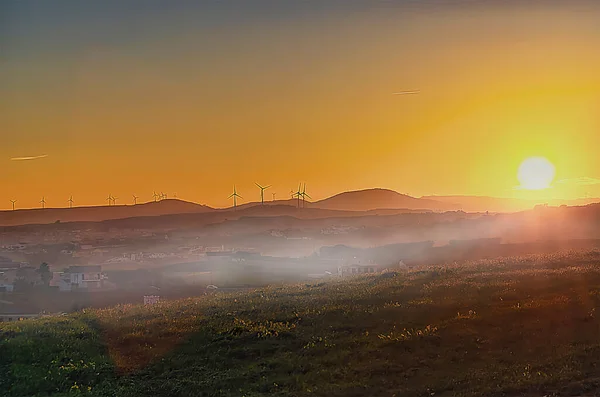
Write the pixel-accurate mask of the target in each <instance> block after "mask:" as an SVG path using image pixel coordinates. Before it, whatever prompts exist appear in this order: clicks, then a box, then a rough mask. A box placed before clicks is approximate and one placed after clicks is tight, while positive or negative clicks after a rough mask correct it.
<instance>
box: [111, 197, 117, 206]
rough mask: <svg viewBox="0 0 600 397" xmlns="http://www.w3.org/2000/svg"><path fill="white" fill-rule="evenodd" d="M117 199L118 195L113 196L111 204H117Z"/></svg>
mask: <svg viewBox="0 0 600 397" xmlns="http://www.w3.org/2000/svg"><path fill="white" fill-rule="evenodd" d="M117 199H118V197H113V198H112V201H113V205H117Z"/></svg>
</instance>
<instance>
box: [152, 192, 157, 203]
mask: <svg viewBox="0 0 600 397" xmlns="http://www.w3.org/2000/svg"><path fill="white" fill-rule="evenodd" d="M152 197H153V198H154V202H155V203H156V201H157V199H158V194H156V192H154V193H152Z"/></svg>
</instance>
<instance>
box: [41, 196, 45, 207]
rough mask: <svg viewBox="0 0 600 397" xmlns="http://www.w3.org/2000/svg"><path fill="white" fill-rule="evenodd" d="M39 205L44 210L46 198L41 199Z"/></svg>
mask: <svg viewBox="0 0 600 397" xmlns="http://www.w3.org/2000/svg"><path fill="white" fill-rule="evenodd" d="M40 204H42V208H46V198H45V197H42V199H41V200H40Z"/></svg>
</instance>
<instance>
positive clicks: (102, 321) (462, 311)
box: [0, 251, 600, 397]
mask: <svg viewBox="0 0 600 397" xmlns="http://www.w3.org/2000/svg"><path fill="white" fill-rule="evenodd" d="M598 265H600V252H597V251H592V252H581V253H576V252H573V253H567V254H561V255H553V256H530V257H519V258H511V259H502V260H496V261H477V262H471V263H460V264H449V265H446V266H443V267H436V268H433V267H422V268H417V269H413V270H411V271H408V272H405V273H397V274H396V273H384V274H379V275H369V276H361V277H356V278H351V279H347V280H330V281H326V282H325V281H323V282H317V283H312V284H300V285H289V286H272V287H269V288H264V289H260V290H256V291H253V292H250V293H244V294H241V293H239V294H215V295H209V296H203V297H200V298H195V299H186V300H181V301H177V302H164V303H160V304H158V305H155V306H151V307H142V306H118V307H114V308H111V309H106V310H84V311H82V312H79V313H75V314H72V315H69V316H64V317H56V318H47V319H40V320H34V321H24V322H20V323H12V324H6V323H5V324H2V325H0V374H1V376H0V394H1V393H5V394H6V395H8V396H33V395H35V396H45V395H53V396H57V395H60V396H67V395H75V394H80V395H94V396H203V395H204V396H257V395H276V396H298V395H326V396H344V397H351V396H394V395H395V396H433V395H435V396H482V395H486V396H513V395H514V396H517V395H524V394H527V395H537V396H540V397H541V396H543V395H549V396H550V395H578V394H586V393H589V392H590V391H592V390H594V391H597V390H598V389H600V319H599V318H598V316H597V315H596V312H597V310H596V309H597V308H598V307H600V267H599V266H598Z"/></svg>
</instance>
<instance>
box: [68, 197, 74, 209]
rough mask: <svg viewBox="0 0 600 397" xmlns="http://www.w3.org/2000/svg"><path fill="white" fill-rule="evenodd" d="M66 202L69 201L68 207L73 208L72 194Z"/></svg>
mask: <svg viewBox="0 0 600 397" xmlns="http://www.w3.org/2000/svg"><path fill="white" fill-rule="evenodd" d="M68 202H69V208H73V203H74V201H73V196H71V197H69V200H68Z"/></svg>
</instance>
